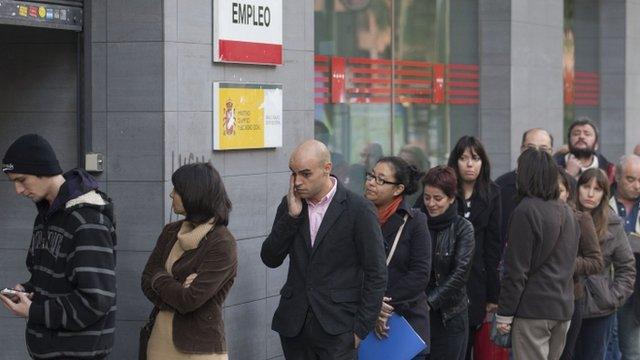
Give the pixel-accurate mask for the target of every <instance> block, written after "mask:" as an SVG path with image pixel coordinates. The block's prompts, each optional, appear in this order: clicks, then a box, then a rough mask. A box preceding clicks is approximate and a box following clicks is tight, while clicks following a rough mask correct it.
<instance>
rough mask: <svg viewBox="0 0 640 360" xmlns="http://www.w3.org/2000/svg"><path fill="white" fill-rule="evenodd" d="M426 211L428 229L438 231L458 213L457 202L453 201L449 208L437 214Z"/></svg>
mask: <svg viewBox="0 0 640 360" xmlns="http://www.w3.org/2000/svg"><path fill="white" fill-rule="evenodd" d="M426 213H427V222H428V224H429V229H431V230H434V231H440V230H442V229H444V228H446V227H447V226H449V225H450V224H451V222H452V221H453V219H455V217H456V216H457V215H458V204H456V201H454V202H453V204H451V205H449V208H448V209H447V210H446V211H445V212H443V213H442V214H440V215H438V216H431V215H429V212H428V211H426Z"/></svg>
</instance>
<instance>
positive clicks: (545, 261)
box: [498, 197, 580, 321]
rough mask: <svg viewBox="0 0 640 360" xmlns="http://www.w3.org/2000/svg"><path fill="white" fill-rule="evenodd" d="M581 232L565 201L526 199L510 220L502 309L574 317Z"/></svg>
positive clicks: (536, 316)
mask: <svg viewBox="0 0 640 360" xmlns="http://www.w3.org/2000/svg"><path fill="white" fill-rule="evenodd" d="M579 233H580V228H579V225H578V223H577V222H576V219H575V216H574V215H573V210H572V209H571V208H570V207H569V206H568V205H567V204H565V203H563V202H561V201H560V200H548V201H545V200H542V199H539V198H530V197H526V198H524V199H522V201H521V202H520V203H519V204H518V206H517V207H516V209H515V210H514V211H513V214H512V216H511V220H510V222H509V235H508V241H507V248H506V252H505V257H504V277H503V279H502V288H501V289H500V303H499V307H498V315H500V316H504V317H507V318H512V317H520V318H527V319H547V320H559V321H566V320H570V319H571V316H572V314H573V300H574V297H573V272H574V266H575V261H576V257H577V254H578V237H579V236H578V235H579Z"/></svg>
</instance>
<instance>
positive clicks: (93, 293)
mask: <svg viewBox="0 0 640 360" xmlns="http://www.w3.org/2000/svg"><path fill="white" fill-rule="evenodd" d="M64 177H65V183H64V184H63V185H62V186H61V188H60V191H59V193H58V196H57V197H56V199H55V200H54V201H53V203H52V204H51V206H49V203H48V202H47V201H46V200H43V201H41V202H39V203H38V204H37V208H38V215H37V217H36V220H35V224H34V227H33V236H32V239H31V245H30V247H29V252H28V254H27V269H28V270H29V272H30V274H31V277H30V279H29V281H28V282H26V283H24V284H22V285H23V286H24V287H25V289H26V290H27V291H29V292H33V293H34V296H33V303H32V304H31V307H30V309H29V319H28V322H27V331H26V340H27V348H28V351H29V354H30V355H31V357H33V358H34V359H69V358H74V359H94V358H101V357H104V356H105V355H106V354H109V353H110V352H111V348H112V347H113V340H114V331H115V314H116V277H115V266H116V254H115V250H114V247H115V245H116V235H115V225H114V218H113V205H112V203H111V200H110V199H109V198H108V197H107V196H106V195H105V194H104V193H102V192H100V191H99V190H98V189H97V188H98V186H97V183H96V181H95V180H94V179H93V178H92V177H91V176H90V175H89V174H87V173H86V172H84V171H82V170H71V171H69V172H68V173H66V174H64Z"/></svg>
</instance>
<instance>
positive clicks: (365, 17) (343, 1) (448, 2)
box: [314, 0, 479, 193]
mask: <svg viewBox="0 0 640 360" xmlns="http://www.w3.org/2000/svg"><path fill="white" fill-rule="evenodd" d="M452 9H453V10H454V12H453V13H454V14H456V16H453V17H452V16H450V15H449V14H450V13H451V12H452ZM474 23H475V26H474V25H473V24H474ZM454 38H455V39H456V42H458V45H459V46H457V47H455V48H452V46H450V43H451V39H454ZM477 38H478V37H477V2H475V1H470V0H315V53H316V57H315V70H314V71H315V104H316V106H315V136H316V138H317V139H319V140H321V141H323V142H324V143H326V144H327V145H328V146H329V148H330V149H331V152H332V159H333V164H334V174H335V175H336V176H338V177H339V178H340V179H341V180H342V181H344V182H345V184H346V185H347V186H348V187H349V188H351V189H352V190H354V191H356V192H358V193H362V189H363V184H364V175H365V172H366V171H368V170H369V169H370V168H371V167H372V166H373V165H374V164H375V163H376V161H377V160H378V159H379V158H380V157H381V156H386V155H401V156H403V157H405V158H406V159H407V160H409V161H412V162H413V163H414V164H415V165H416V166H417V167H419V168H420V169H422V170H424V171H426V170H427V169H428V168H429V167H430V166H433V165H436V164H439V163H443V162H446V158H447V155H448V152H449V149H450V147H451V142H452V141H456V140H457V138H458V137H459V136H460V135H462V134H476V133H477V122H478V99H479V93H478V92H479V85H478V78H479V77H478V65H477V64H478V59H477V56H478V49H477V48H478V46H477Z"/></svg>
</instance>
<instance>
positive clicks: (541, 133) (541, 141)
mask: <svg viewBox="0 0 640 360" xmlns="http://www.w3.org/2000/svg"><path fill="white" fill-rule="evenodd" d="M530 148H531V149H540V150H542V151H544V152H546V153H549V154H551V152H552V149H553V136H551V134H549V132H547V131H546V130H544V129H540V128H533V129H529V130H527V131H525V132H524V133H523V134H522V143H521V145H520V153H522V152H524V151H525V150H527V149H530ZM496 184H497V185H498V186H500V199H501V201H502V215H501V222H502V228H501V234H500V235H501V239H502V242H503V246H504V243H505V242H506V241H507V230H508V225H509V218H510V217H511V213H512V212H513V209H515V208H516V205H517V204H516V196H517V195H518V191H517V189H516V171H515V170H513V171H509V172H508V173H506V174H504V175H502V176H500V177H499V178H497V179H496Z"/></svg>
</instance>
